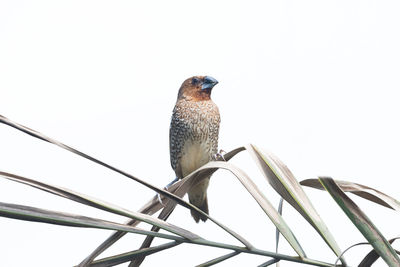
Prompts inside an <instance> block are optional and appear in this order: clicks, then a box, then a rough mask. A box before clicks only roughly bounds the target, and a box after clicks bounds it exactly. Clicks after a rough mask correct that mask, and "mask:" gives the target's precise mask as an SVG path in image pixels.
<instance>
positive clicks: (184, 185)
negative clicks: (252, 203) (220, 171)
mask: <svg viewBox="0 0 400 267" xmlns="http://www.w3.org/2000/svg"><path fill="white" fill-rule="evenodd" d="M244 150H245V148H244V147H238V148H236V149H234V150H232V151H230V152H228V153H226V154H225V155H224V158H225V160H226V161H229V160H230V159H232V158H233V157H234V156H236V155H237V154H238V153H240V152H242V151H244ZM216 170H217V169H208V170H205V171H204V172H203V177H206V176H207V175H211V174H213V173H214V172H215V171H216ZM190 177H192V176H191V174H189V175H188V177H186V178H184V179H182V180H180V181H178V182H176V183H175V184H173V185H172V186H170V187H169V188H168V191H169V192H171V193H173V194H175V195H177V196H179V197H183V196H184V194H186V192H187V190H189V185H190V183H189V178H190ZM200 178H201V177H200ZM161 200H162V202H163V203H165V201H166V198H165V197H164V196H162V195H161ZM167 205H168V203H167ZM161 208H162V206H161V204H160V203H159V201H158V199H157V196H154V197H153V198H152V199H151V200H150V201H149V202H147V203H146V204H145V205H144V206H143V207H142V208H140V209H139V211H138V212H140V213H145V214H154V213H155V212H157V211H158V210H160V209H161ZM210 220H213V219H212V218H210ZM138 223H140V222H139V221H137V220H130V221H128V222H127V224H128V225H137V224H138ZM224 230H225V231H227V230H226V229H224ZM230 234H231V235H233V236H234V237H235V238H236V239H238V240H239V241H240V242H242V243H243V244H245V245H246V246H247V247H251V244H249V243H248V242H247V241H246V240H244V239H243V238H242V237H240V236H239V235H237V234H236V233H234V232H233V231H231V232H230ZM124 235H125V233H124V232H115V233H113V234H112V235H111V236H110V237H108V238H107V239H106V240H105V241H104V242H103V243H101V244H100V245H99V246H98V247H97V248H96V249H95V250H94V251H93V252H92V253H91V254H90V255H89V256H87V257H86V258H85V259H84V260H83V261H82V262H81V264H80V265H79V266H86V265H87V264H88V263H90V262H92V261H93V260H94V259H95V258H96V257H97V256H98V255H100V254H101V253H103V252H104V251H105V250H106V249H107V248H109V247H110V246H111V245H113V244H114V243H115V242H117V241H118V240H119V239H120V238H121V237H123V236H124ZM235 235H236V236H235Z"/></svg>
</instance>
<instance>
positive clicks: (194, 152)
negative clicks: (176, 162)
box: [180, 138, 213, 177]
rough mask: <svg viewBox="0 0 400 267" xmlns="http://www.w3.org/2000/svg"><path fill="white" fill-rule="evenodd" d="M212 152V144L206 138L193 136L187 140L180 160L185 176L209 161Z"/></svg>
mask: <svg viewBox="0 0 400 267" xmlns="http://www.w3.org/2000/svg"><path fill="white" fill-rule="evenodd" d="M212 152H213V148H212V145H211V144H210V143H209V142H207V141H205V140H196V139H191V138H189V139H188V140H186V142H185V144H184V146H183V150H182V157H181V161H180V166H181V170H182V174H183V176H184V177H185V176H186V175H188V174H190V173H191V172H193V171H195V170H196V169H198V168H200V167H201V166H203V165H204V164H206V163H207V162H209V161H210V159H211V156H212V154H213V153H212Z"/></svg>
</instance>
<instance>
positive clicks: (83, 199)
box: [0, 171, 200, 239]
mask: <svg viewBox="0 0 400 267" xmlns="http://www.w3.org/2000/svg"><path fill="white" fill-rule="evenodd" d="M0 177H4V178H6V179H9V180H11V181H15V182H19V183H23V184H25V185H29V186H32V187H34V188H37V189H40V190H43V191H46V192H49V193H52V194H54V195H57V196H61V197H64V198H67V199H70V200H73V201H76V202H79V203H82V204H85V205H88V206H91V207H94V208H98V209H101V210H105V211H108V212H112V213H114V214H118V215H122V216H126V217H130V218H132V219H136V220H139V221H143V222H146V223H149V224H151V225H155V226H158V227H160V228H162V229H164V230H166V231H169V232H171V233H174V234H177V235H179V236H182V237H184V238H188V239H196V238H200V237H199V236H198V235H196V234H194V233H191V232H189V231H187V230H185V229H183V228H181V227H178V226H175V225H172V224H169V223H166V222H164V221H162V220H158V219H156V218H154V217H151V216H149V215H146V214H142V213H138V212H134V211H129V210H126V209H124V208H121V207H118V206H116V205H113V204H110V203H106V202H104V201H101V200H98V199H95V198H92V197H89V196H86V195H83V194H80V193H77V192H73V191H71V190H69V189H65V188H61V187H57V186H54V185H49V184H45V183H42V182H39V181H36V180H33V179H29V178H25V177H22V176H18V175H15V174H11V173H7V172H2V171H0Z"/></svg>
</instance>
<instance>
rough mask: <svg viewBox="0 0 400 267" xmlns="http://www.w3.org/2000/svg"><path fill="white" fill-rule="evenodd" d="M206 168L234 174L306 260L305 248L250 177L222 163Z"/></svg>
mask: <svg viewBox="0 0 400 267" xmlns="http://www.w3.org/2000/svg"><path fill="white" fill-rule="evenodd" d="M204 167H207V168H220V169H226V170H228V171H230V172H232V173H233V174H234V175H235V176H236V177H237V178H238V180H239V181H240V182H241V183H242V185H243V186H244V187H245V188H246V190H247V191H248V192H249V193H250V194H251V195H252V197H253V198H254V199H255V200H256V202H257V204H258V205H259V206H260V207H261V209H262V210H263V211H264V212H265V214H266V215H267V216H268V217H269V218H270V220H271V221H272V222H273V223H274V225H275V226H276V227H277V228H278V229H279V231H280V232H281V233H282V235H283V236H284V237H285V238H286V240H287V241H288V242H289V244H290V245H291V246H292V247H293V249H294V250H295V251H296V253H297V254H298V255H299V256H300V257H301V258H305V257H306V254H305V253H304V250H303V248H302V247H301V245H300V244H299V242H298V241H297V239H296V237H295V236H294V234H293V232H292V231H291V230H290V228H289V226H288V225H287V224H286V222H285V221H284V220H283V218H282V216H281V215H280V214H279V213H278V211H277V210H276V209H275V208H274V207H273V206H272V204H271V202H269V200H268V199H267V198H266V197H265V195H264V194H263V193H262V192H261V191H260V189H259V188H258V187H257V186H256V185H255V184H254V182H253V181H252V180H251V179H250V178H249V177H248V175H247V174H246V173H245V172H244V171H242V170H241V169H239V168H238V167H236V166H234V165H232V164H230V163H228V162H222V161H214V162H209V163H208V164H207V165H205V166H204Z"/></svg>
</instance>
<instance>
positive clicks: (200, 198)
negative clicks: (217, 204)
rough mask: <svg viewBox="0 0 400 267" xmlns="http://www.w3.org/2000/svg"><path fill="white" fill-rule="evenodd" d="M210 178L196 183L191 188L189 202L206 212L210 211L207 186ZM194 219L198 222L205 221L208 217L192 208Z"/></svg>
mask: <svg viewBox="0 0 400 267" xmlns="http://www.w3.org/2000/svg"><path fill="white" fill-rule="evenodd" d="M209 181H210V179H209V178H205V179H203V180H202V181H201V182H200V183H198V184H196V185H195V186H193V187H192V188H191V189H190V190H189V192H188V193H189V202H190V203H191V204H193V205H194V206H196V207H198V208H199V209H201V210H202V211H204V212H205V213H207V214H209V213H208V201H207V187H208V183H209ZM190 213H191V214H192V217H193V219H194V220H195V221H196V222H197V223H198V222H199V221H200V220H202V221H203V222H205V221H206V220H207V217H206V216H204V215H202V214H200V213H198V212H197V211H194V210H191V211H190Z"/></svg>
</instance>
